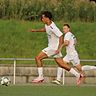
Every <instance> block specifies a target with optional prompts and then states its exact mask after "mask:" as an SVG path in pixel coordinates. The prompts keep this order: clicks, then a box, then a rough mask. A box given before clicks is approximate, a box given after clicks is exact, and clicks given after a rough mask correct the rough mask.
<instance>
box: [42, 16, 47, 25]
mask: <svg viewBox="0 0 96 96" xmlns="http://www.w3.org/2000/svg"><path fill="white" fill-rule="evenodd" d="M41 21H42V22H43V23H45V24H46V23H47V21H48V18H47V17H45V16H44V15H42V16H41Z"/></svg>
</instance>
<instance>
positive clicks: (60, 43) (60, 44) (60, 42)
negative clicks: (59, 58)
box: [56, 36, 63, 54]
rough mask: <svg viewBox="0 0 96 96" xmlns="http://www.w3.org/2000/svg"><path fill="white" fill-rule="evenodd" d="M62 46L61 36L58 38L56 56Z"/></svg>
mask: <svg viewBox="0 0 96 96" xmlns="http://www.w3.org/2000/svg"><path fill="white" fill-rule="evenodd" d="M62 45H63V36H60V37H59V46H58V49H57V50H56V54H58V53H59V52H60V51H61V49H62V47H63V46H62Z"/></svg>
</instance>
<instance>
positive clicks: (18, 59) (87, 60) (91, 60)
mask: <svg viewBox="0 0 96 96" xmlns="http://www.w3.org/2000/svg"><path fill="white" fill-rule="evenodd" d="M0 60H10V61H13V67H14V72H13V84H15V82H16V80H15V77H16V61H20V60H25V61H30V60H31V61H32V60H35V59H33V58H0ZM44 60H48V61H49V60H50V61H52V60H54V59H44ZM80 61H83V62H96V59H94V60H93V59H90V60H89V59H82V60H80ZM64 81H65V70H63V85H64V83H65V82H64Z"/></svg>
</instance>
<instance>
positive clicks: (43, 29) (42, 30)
mask: <svg viewBox="0 0 96 96" xmlns="http://www.w3.org/2000/svg"><path fill="white" fill-rule="evenodd" d="M45 31H46V30H45V28H42V29H31V30H30V32H45Z"/></svg>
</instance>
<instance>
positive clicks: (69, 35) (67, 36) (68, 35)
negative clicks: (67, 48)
mask: <svg viewBox="0 0 96 96" xmlns="http://www.w3.org/2000/svg"><path fill="white" fill-rule="evenodd" d="M70 38H71V34H70V33H66V34H65V36H64V41H65V40H68V41H69V40H70Z"/></svg>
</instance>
